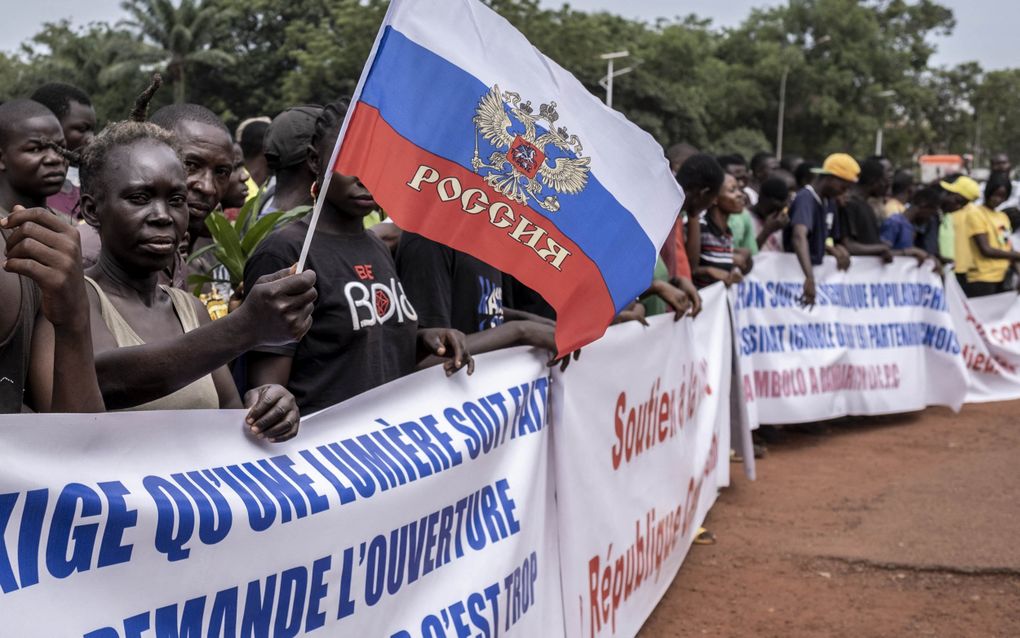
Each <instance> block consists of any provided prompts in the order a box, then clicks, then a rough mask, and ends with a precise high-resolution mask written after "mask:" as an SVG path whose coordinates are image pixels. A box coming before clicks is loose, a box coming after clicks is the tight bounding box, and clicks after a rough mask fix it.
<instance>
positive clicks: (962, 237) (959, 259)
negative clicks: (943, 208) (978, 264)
mask: <svg viewBox="0 0 1020 638" xmlns="http://www.w3.org/2000/svg"><path fill="white" fill-rule="evenodd" d="M976 212H977V206H975V205H974V204H967V205H966V206H964V207H963V208H961V209H960V210H958V211H956V212H953V213H949V219H950V220H952V222H953V236H954V237H953V244H954V246H953V261H954V262H955V264H956V265H955V266H954V270H955V271H956V274H958V275H963V274H966V273H968V272H970V269H971V268H972V267H973V265H974V258H973V256H972V253H973V252H974V249H973V247H974V242H973V241H971V239H970V232H968V230H967V220H968V218H970V216H971V215H973V214H975V213H976Z"/></svg>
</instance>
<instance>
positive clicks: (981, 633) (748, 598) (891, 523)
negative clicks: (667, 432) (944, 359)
mask: <svg viewBox="0 0 1020 638" xmlns="http://www.w3.org/2000/svg"><path fill="white" fill-rule="evenodd" d="M820 429H821V430H825V433H821V432H817V431H816V432H813V433H805V432H798V433H791V434H789V436H788V439H787V440H786V441H785V442H783V443H780V444H773V445H770V446H769V455H768V457H766V458H765V459H762V460H761V461H759V465H758V475H759V479H758V481H757V482H753V483H752V482H749V481H747V480H745V479H744V478H743V474H742V472H741V471H740V470H739V468H738V467H737V466H734V467H733V470H734V471H733V475H734V480H733V485H732V486H731V487H730V488H729V489H727V490H726V491H724V492H723V494H722V495H721V496H720V498H719V502H718V503H717V504H716V506H715V508H714V509H713V510H712V512H711V513H710V514H709V517H708V521H707V523H706V525H707V526H708V527H709V529H711V530H712V531H714V532H715V534H716V536H717V537H718V542H717V544H716V545H713V546H695V547H693V548H692V549H691V553H690V554H689V555H688V558H687V560H686V562H685V563H684V566H683V567H682V568H681V570H680V573H679V575H678V576H677V578H676V580H675V581H674V582H673V584H672V586H671V587H670V589H669V592H668V593H667V594H666V596H665V597H664V598H663V600H662V602H661V603H660V604H659V606H658V608H657V609H656V610H655V613H654V614H653V615H652V617H651V618H650V619H649V620H648V622H647V623H646V624H645V627H644V628H643V629H642V631H641V634H640V636H641V637H642V638H665V637H674V636H677V637H686V636H724V637H730V636H735V637H736V636H739V637H745V636H746V637H755V638H757V637H761V638H769V637H773V636H775V637H782V638H806V637H812V638H814V637H832V638H872V637H886V636H888V637H896V638H899V637H914V636H938V637H940V638H957V637H959V638H986V637H987V638H993V637H994V638H1000V637H1001V638H1017V637H1020V402H1014V403H998V404H989V405H969V406H966V407H965V408H964V409H963V411H962V412H961V413H960V414H958V415H954V414H952V413H951V412H950V411H948V410H943V409H930V410H927V411H925V412H923V413H921V414H917V415H910V416H900V417H884V418H879V419H857V420H853V421H847V422H845V423H840V424H837V425H831V426H827V427H825V428H820Z"/></svg>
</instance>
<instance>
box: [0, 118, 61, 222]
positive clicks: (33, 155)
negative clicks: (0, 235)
mask: <svg viewBox="0 0 1020 638" xmlns="http://www.w3.org/2000/svg"><path fill="white" fill-rule="evenodd" d="M63 146H64V131H63V129H61V127H60V122H59V121H58V120H57V118H56V116H55V115H53V113H52V112H51V111H50V110H49V109H48V108H46V107H45V106H43V105H42V104H40V103H38V102H35V101H33V100H11V101H10V102H6V103H4V104H3V105H0V160H2V162H3V163H2V166H0V174H2V177H0V210H3V211H10V210H12V209H13V208H14V206H16V205H19V204H20V205H21V206H24V207H25V208H45V207H46V201H47V198H49V197H51V196H52V195H54V194H56V193H57V192H58V191H59V190H60V188H61V186H63V184H64V178H65V177H66V176H67V162H66V161H65V160H64V156H63V155H62V154H61V152H60V149H61V148H63Z"/></svg>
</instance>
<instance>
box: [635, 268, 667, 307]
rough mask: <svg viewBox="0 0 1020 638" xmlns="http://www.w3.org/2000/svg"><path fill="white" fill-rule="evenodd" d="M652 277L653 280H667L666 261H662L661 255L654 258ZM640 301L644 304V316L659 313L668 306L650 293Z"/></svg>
mask: <svg viewBox="0 0 1020 638" xmlns="http://www.w3.org/2000/svg"><path fill="white" fill-rule="evenodd" d="M652 279H654V280H655V281H669V269H668V268H666V262H664V261H662V257H659V258H658V259H656V260H655V270H654V271H652ZM641 303H642V304H644V306H645V316H647V317H651V316H652V315H661V314H664V313H665V312H666V311H668V310H669V306H667V305H666V302H665V301H663V300H662V299H661V298H660V297H659V296H658V295H652V296H650V297H648V298H647V299H643V300H642V301H641Z"/></svg>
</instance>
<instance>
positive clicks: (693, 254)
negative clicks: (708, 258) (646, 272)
mask: <svg viewBox="0 0 1020 638" xmlns="http://www.w3.org/2000/svg"><path fill="white" fill-rule="evenodd" d="M676 179H677V181H678V182H679V183H680V186H681V188H683V189H684V195H685V198H684V205H683V212H684V213H685V214H686V215H687V223H686V225H685V228H686V230H687V233H686V235H687V236H686V239H685V245H684V248H685V252H686V253H687V259H688V261H689V263H690V268H691V272H694V270H695V269H697V268H698V266H699V265H700V263H701V257H700V254H699V253H700V252H701V213H702V212H704V211H706V210H708V209H709V208H711V207H712V206H713V205H714V204H715V200H716V198H717V197H718V196H719V189H721V188H722V185H723V181H724V180H725V179H726V173H725V172H723V169H722V167H721V166H719V162H717V161H716V160H715V158H714V157H712V156H711V155H705V154H703V153H699V154H697V155H692V156H691V157H689V158H688V159H687V161H685V162H684V163H683V165H682V166H681V167H680V170H679V172H677V176H676ZM684 292H687V291H686V290H685V291H684ZM688 294H690V293H688ZM698 305H699V306H700V303H699V304H698Z"/></svg>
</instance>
